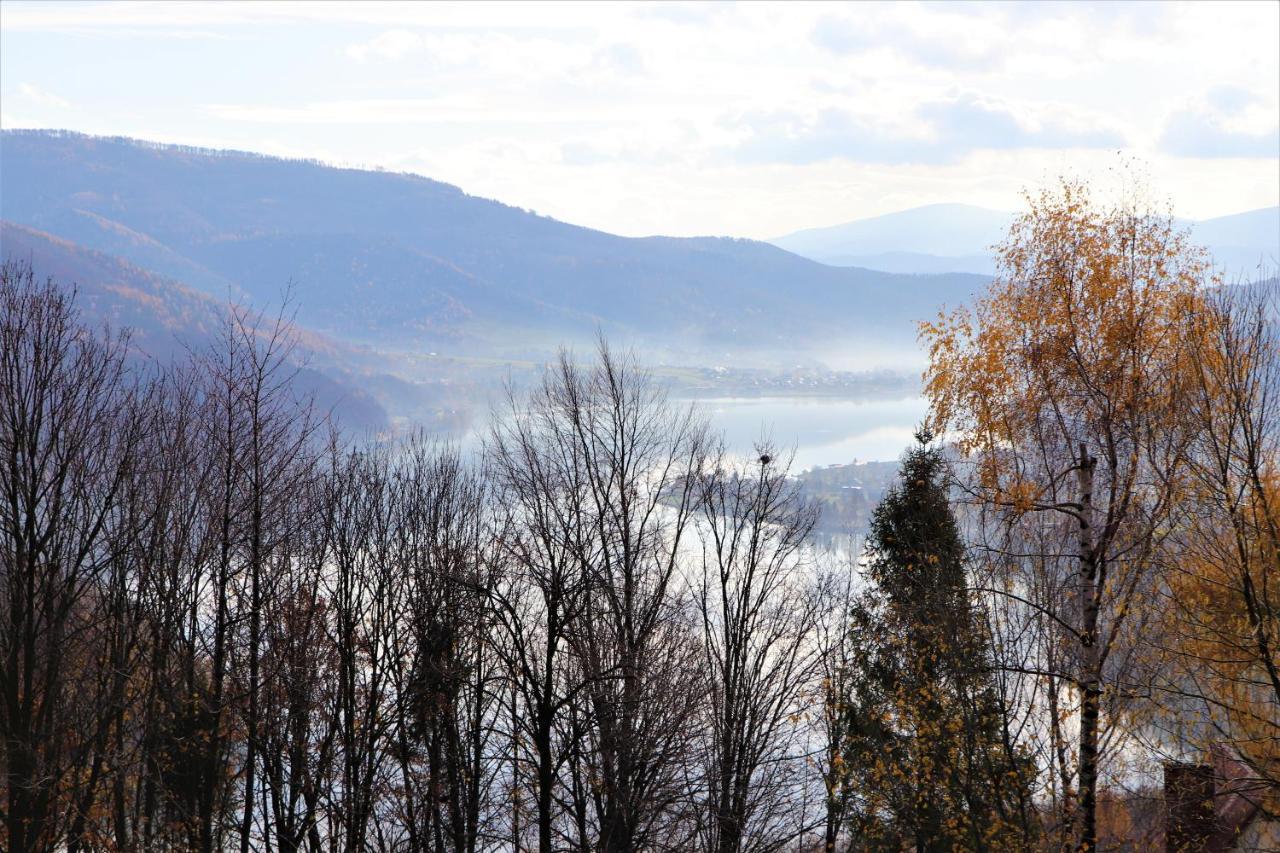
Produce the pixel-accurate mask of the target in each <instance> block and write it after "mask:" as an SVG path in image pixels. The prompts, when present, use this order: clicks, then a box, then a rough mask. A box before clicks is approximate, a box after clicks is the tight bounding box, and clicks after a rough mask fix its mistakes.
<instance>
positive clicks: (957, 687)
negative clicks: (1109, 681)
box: [844, 432, 1034, 851]
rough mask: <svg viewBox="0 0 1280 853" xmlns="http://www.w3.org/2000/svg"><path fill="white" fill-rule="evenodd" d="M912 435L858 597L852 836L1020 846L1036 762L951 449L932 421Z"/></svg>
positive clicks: (851, 722) (872, 845) (933, 844)
mask: <svg viewBox="0 0 1280 853" xmlns="http://www.w3.org/2000/svg"><path fill="white" fill-rule="evenodd" d="M916 440H917V442H918V443H917V445H916V446H914V447H913V448H911V449H910V450H909V451H908V452H907V453H906V455H905V457H904V458H903V462H902V469H901V474H900V478H901V479H900V483H899V484H898V485H897V486H895V487H894V488H892V489H891V490H890V491H889V492H888V493H887V494H886V495H885V497H884V499H883V500H882V501H881V503H880V505H879V506H878V507H877V508H876V511H875V514H874V516H873V518H872V525H871V531H870V534H869V536H868V539H867V571H866V576H867V580H868V581H869V584H868V586H867V588H866V589H865V590H864V591H863V593H862V594H861V595H860V596H859V597H858V598H857V600H856V601H855V602H854V603H853V605H852V607H851V620H850V631H851V632H852V647H853V649H854V652H853V657H852V667H851V673H850V677H849V678H848V679H847V681H846V683H847V684H848V695H847V697H846V706H845V713H846V715H847V719H846V730H847V731H848V735H847V744H846V754H845V759H844V765H845V767H846V768H847V773H848V775H849V778H848V780H847V784H848V786H849V788H850V790H851V793H852V795H853V802H854V804H855V806H854V808H853V809H852V814H851V817H850V821H849V826H848V830H849V834H850V837H851V839H852V845H851V848H852V849H901V848H902V847H904V846H906V847H909V848H912V849H915V850H918V851H926V850H928V851H933V850H955V849H971V850H999V849H1018V848H1021V847H1023V846H1024V845H1025V844H1026V841H1027V838H1026V833H1027V828H1028V827H1030V825H1031V820H1030V817H1031V816H1030V805H1029V802H1028V800H1029V797H1028V793H1027V788H1028V785H1029V783H1030V780H1031V778H1032V777H1033V773H1034V768H1033V767H1032V766H1031V764H1030V762H1029V761H1027V760H1026V759H1025V758H1024V757H1023V756H1022V755H1021V754H1020V753H1019V752H1018V751H1017V750H1016V748H1014V747H1013V746H1011V742H1010V739H1009V738H1008V737H1007V736H1006V731H1005V727H1004V725H1003V722H1004V715H1003V713H1002V704H1001V700H1000V696H999V695H998V692H997V690H996V689H995V684H994V680H993V678H992V671H991V665H990V657H991V656H990V652H989V642H988V639H987V636H986V633H985V631H984V629H983V627H982V625H981V623H980V620H978V619H977V618H976V616H975V613H974V609H973V607H972V606H971V604H970V601H969V594H968V591H967V589H966V585H965V567H964V545H963V543H962V541H961V537H960V533H959V529H958V527H957V525H956V520H955V516H954V515H953V514H952V511H951V507H950V504H949V503H948V500H947V492H946V486H945V460H944V459H943V456H942V453H941V451H940V449H939V448H937V447H936V446H931V444H930V442H931V441H932V436H931V435H930V434H929V433H927V432H920V433H917V434H916Z"/></svg>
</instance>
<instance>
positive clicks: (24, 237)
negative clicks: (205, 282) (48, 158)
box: [0, 220, 389, 431]
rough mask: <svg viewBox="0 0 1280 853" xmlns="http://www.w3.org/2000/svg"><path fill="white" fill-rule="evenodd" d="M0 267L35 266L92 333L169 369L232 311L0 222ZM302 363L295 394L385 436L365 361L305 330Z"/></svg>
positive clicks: (300, 331) (297, 338) (176, 285)
mask: <svg viewBox="0 0 1280 853" xmlns="http://www.w3.org/2000/svg"><path fill="white" fill-rule="evenodd" d="M0 260H3V261H6V262H7V261H19V262H30V263H32V265H33V268H34V271H35V272H36V274H37V275H38V276H39V277H40V278H41V279H43V278H53V279H54V280H55V281H58V282H60V283H62V284H63V285H65V286H67V287H74V288H75V290H76V306H77V308H78V309H79V310H80V312H81V316H82V317H83V319H84V320H85V322H87V323H88V324H89V325H91V326H97V327H100V326H104V325H107V326H110V327H111V328H112V329H114V330H120V329H124V328H128V329H129V330H130V334H131V337H130V345H131V347H132V348H133V349H134V351H135V352H137V353H138V354H140V355H147V356H151V357H153V358H156V359H158V360H159V361H160V362H161V363H162V364H163V363H168V362H170V361H172V360H174V359H175V358H176V359H181V358H183V357H184V356H185V355H186V354H187V353H188V352H190V351H193V350H194V351H199V350H200V349H202V348H203V347H205V346H206V345H208V344H210V343H211V342H212V341H213V339H214V337H215V336H216V335H217V334H218V332H219V329H220V328H221V325H222V323H223V322H224V320H225V318H226V317H227V303H226V301H225V300H223V301H219V300H217V299H215V298H213V297H211V296H208V295H206V294H203V293H200V292H198V291H196V290H193V289H192V288H190V287H187V286H186V285H184V284H182V283H180V282H177V281H174V280H172V279H170V278H166V277H164V276H161V275H158V274H156V273H153V272H148V271H147V270H143V269H141V268H139V267H136V266H134V265H133V264H130V263H128V262H126V261H123V260H121V259H120V258H117V257H113V256H111V255H106V254H103V253H101V252H95V251H93V250H90V249H85V248H83V247H82V246H77V245H76V244H74V243H71V242H69V241H66V240H62V239H59V238H57V237H54V236H52V235H49V234H45V233H42V232H40V231H35V230H33V229H30V228H26V227H24V226H21V225H16V224H14V223H12V222H5V221H2V220H0ZM293 340H294V346H295V354H296V355H297V357H298V364H297V367H296V370H297V373H296V375H295V377H294V380H293V388H294V390H295V392H296V393H298V394H299V395H305V396H306V397H308V398H309V399H311V400H313V401H314V404H315V405H316V406H318V407H319V408H320V409H322V410H325V411H332V412H333V413H334V414H335V416H336V417H337V418H338V420H339V422H341V423H343V424H344V425H346V426H347V427H350V428H351V429H354V430H357V431H362V430H373V431H378V430H384V429H386V428H387V427H388V426H389V419H388V417H387V413H386V411H385V410H384V409H383V407H382V406H381V405H380V404H379V403H378V402H377V400H375V399H374V398H373V397H372V396H371V395H370V394H369V393H367V392H366V391H365V390H363V389H362V388H361V387H360V385H361V384H363V383H364V382H365V381H366V380H365V379H364V378H363V377H361V376H359V372H358V369H359V362H360V361H361V360H362V357H361V355H360V354H359V353H356V352H353V351H351V350H350V348H349V347H347V346H346V345H343V344H340V343H337V342H335V341H332V340H330V339H328V338H326V337H324V336H322V335H317V334H315V333H314V332H310V331H308V330H307V329H305V328H301V327H295V328H294V330H293Z"/></svg>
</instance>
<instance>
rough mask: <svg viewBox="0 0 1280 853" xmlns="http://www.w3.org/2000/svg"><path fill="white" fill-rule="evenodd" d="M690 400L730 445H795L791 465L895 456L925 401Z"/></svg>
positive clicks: (747, 448)
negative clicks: (768, 441)
mask: <svg viewBox="0 0 1280 853" xmlns="http://www.w3.org/2000/svg"><path fill="white" fill-rule="evenodd" d="M687 402H694V403H696V404H697V405H698V407H699V409H700V410H701V411H702V412H703V413H704V414H705V415H706V416H707V417H708V418H709V419H710V421H711V426H712V428H713V429H716V430H720V431H722V432H724V434H725V437H726V439H727V440H728V443H729V447H730V449H731V450H733V451H734V452H737V453H743V454H747V453H750V452H751V450H752V447H753V444H754V443H755V442H756V441H757V440H758V439H759V438H760V437H761V435H766V436H769V437H771V438H772V439H773V442H774V444H775V445H776V446H777V447H778V448H779V450H785V449H788V448H791V447H795V450H796V458H795V464H794V466H793V468H794V469H795V470H797V471H799V470H803V469H806V468H813V467H815V466H824V465H834V464H845V463H849V462H853V461H854V460H857V461H859V462H868V461H872V462H874V461H881V460H893V459H897V458H898V457H899V456H900V455H901V454H902V451H903V450H905V449H906V448H907V446H908V445H910V444H911V443H912V440H913V439H912V435H913V433H914V432H915V430H916V428H917V426H919V424H920V422H921V421H922V420H923V419H924V416H925V412H926V409H927V404H926V402H925V400H924V399H923V398H921V397H915V398H909V399H906V400H877V401H862V400H858V401H855V400H841V399H837V398H824V397H720V398H703V399H699V400H693V401H687Z"/></svg>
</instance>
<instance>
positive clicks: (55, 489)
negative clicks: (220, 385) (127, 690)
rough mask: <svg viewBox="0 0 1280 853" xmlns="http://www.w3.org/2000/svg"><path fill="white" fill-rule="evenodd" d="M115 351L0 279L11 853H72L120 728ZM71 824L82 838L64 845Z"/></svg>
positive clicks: (134, 417) (4, 679)
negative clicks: (60, 852) (64, 852)
mask: <svg viewBox="0 0 1280 853" xmlns="http://www.w3.org/2000/svg"><path fill="white" fill-rule="evenodd" d="M126 347H127V339H125V338H121V337H115V338H112V337H107V336H102V337H98V336H95V335H94V334H92V333H90V332H89V331H87V330H86V329H84V328H83V327H81V326H80V325H79V324H78V321H77V316H76V313H75V310H74V308H73V305H72V297H71V296H69V295H67V294H66V293H64V292H63V291H61V290H60V289H59V288H58V287H57V286H56V285H54V284H53V283H52V282H47V283H37V282H36V280H35V277H34V274H33V272H32V270H31V268H30V267H29V266H25V265H18V264H6V265H4V266H3V267H2V268H0V454H2V455H3V462H2V463H0V464H2V465H3V466H4V467H3V479H2V482H3V486H2V487H0V489H2V491H3V494H2V495H0V498H2V500H0V536H3V547H2V548H0V561H2V563H0V569H2V570H0V692H2V693H3V700H2V701H0V739H2V742H3V744H4V747H3V748H4V752H3V767H4V774H5V788H6V792H7V802H6V804H5V808H4V819H5V824H6V829H7V834H8V847H9V849H12V850H51V849H55V848H57V847H59V846H62V845H67V846H69V847H70V848H72V849H74V848H75V847H76V846H77V845H79V844H80V843H81V839H80V838H79V837H77V836H78V835H82V834H83V832H82V831H83V815H84V813H85V811H86V810H87V809H88V808H90V807H91V806H92V804H93V802H94V800H95V798H96V796H97V792H98V790H97V786H98V784H99V783H100V781H101V778H102V773H103V762H104V754H103V753H104V748H105V740H106V738H107V737H108V732H109V730H110V728H111V727H112V725H114V723H115V722H117V721H118V719H119V717H118V714H119V705H120V701H121V691H122V685H121V684H120V683H119V680H118V679H117V678H115V677H113V675H112V673H111V670H110V666H111V664H112V663H116V664H121V663H124V659H125V658H128V657H130V656H131V655H132V650H131V649H129V648H126V647H127V646H130V645H131V644H132V643H133V641H134V638H133V636H132V630H133V625H132V624H131V623H130V622H127V621H125V620H131V619H132V613H133V610H132V607H131V604H130V603H129V602H127V601H123V600H122V599H121V596H124V595H127V592H128V589H127V584H128V580H127V578H126V577H125V576H124V574H123V572H125V569H124V567H123V566H122V560H123V559H124V555H122V554H121V553H120V549H121V548H123V547H125V546H126V545H127V543H128V542H129V541H130V538H131V533H132V530H131V528H132V527H134V526H135V525H136V524H137V523H138V518H137V514H136V512H135V511H136V510H137V509H138V507H137V506H136V505H134V506H132V507H129V508H128V509H127V510H124V511H122V504H123V503H126V493H127V492H128V490H129V488H130V485H131V482H132V478H133V476H134V471H135V468H136V466H137V462H138V457H137V453H138V450H139V448H140V447H141V443H142V442H141V439H142V437H143V435H144V431H145V429H146V427H147V420H146V418H145V417H143V416H142V414H141V408H142V407H140V405H139V398H138V395H139V392H138V390H137V387H136V381H135V379H134V378H133V376H132V375H131V374H130V371H129V370H128V369H127V367H126V364H125V357H126ZM116 620H121V621H119V622H116ZM104 646H105V654H104ZM99 703H100V704H99ZM78 818H79V820H78V821H77V819H78ZM73 821H77V825H78V826H80V828H81V830H80V831H79V832H75V833H73V834H71V835H69V834H68V830H69V827H70V825H71V823H72V822H73Z"/></svg>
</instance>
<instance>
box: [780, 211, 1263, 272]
mask: <svg viewBox="0 0 1280 853" xmlns="http://www.w3.org/2000/svg"><path fill="white" fill-rule="evenodd" d="M1012 220H1013V214H1011V213H1002V212H1000V211H997V210H988V209H986V208H982V207H974V206H972V205H966V204H933V205H928V206H926V207H917V208H913V209H911V210H903V211H899V212H897V213H891V214H888V215H886V216H876V217H871V218H869V219H858V220H854V221H853V222H845V223H842V224H840V225H832V226H829V227H826V228H811V229H808V230H805V231H797V232H796V233H794V234H788V235H786V236H783V237H779V238H777V239H775V240H773V241H771V242H772V243H773V244H774V245H776V246H780V247H782V248H784V249H787V250H788V251H791V252H795V253H796V254H799V255H803V256H804V257H807V258H811V259H813V260H816V261H820V262H822V263H826V264H834V265H837V266H858V267H867V268H869V269H876V270H885V271H890V272H899V273H940V272H947V271H955V272H973V273H981V274H986V275H990V274H991V273H993V272H994V271H995V264H994V262H993V260H992V257H991V253H990V251H989V250H990V247H991V246H993V245H994V244H996V243H998V242H999V241H1000V240H1001V239H1003V237H1004V234H1005V231H1006V229H1007V228H1008V225H1009V223H1010V222H1011V221H1012ZM1180 224H1181V225H1182V226H1184V227H1187V228H1189V229H1190V231H1191V236H1192V239H1193V240H1195V241H1196V242H1197V243H1199V244H1200V245H1203V246H1206V247H1208V249H1209V251H1210V252H1211V253H1212V254H1213V256H1214V259H1215V261H1216V262H1217V264H1218V265H1219V266H1221V267H1223V268H1225V269H1227V271H1228V272H1229V273H1230V274H1233V275H1236V274H1241V273H1246V274H1247V273H1250V272H1253V271H1254V270H1255V269H1256V268H1257V266H1258V263H1259V261H1260V260H1261V261H1263V263H1264V264H1265V263H1268V262H1269V263H1270V265H1271V268H1272V269H1274V268H1275V266H1276V261H1277V258H1278V257H1280V207H1268V208H1262V209H1260V210H1251V211H1246V212H1244V213H1237V214H1233V215H1231V216H1222V217H1218V218H1216V219H1207V220H1204V221H1202V222H1194V223H1193V222H1188V221H1182V222H1180Z"/></svg>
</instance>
